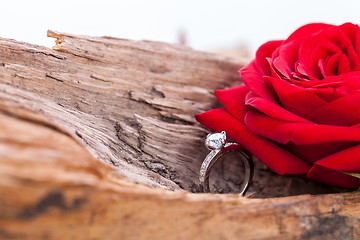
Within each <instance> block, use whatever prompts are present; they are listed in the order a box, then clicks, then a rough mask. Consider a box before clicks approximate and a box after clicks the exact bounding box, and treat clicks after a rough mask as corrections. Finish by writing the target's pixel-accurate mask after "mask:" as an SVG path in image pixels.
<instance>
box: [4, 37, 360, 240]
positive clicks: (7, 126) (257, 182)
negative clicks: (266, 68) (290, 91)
mask: <svg viewBox="0 0 360 240" xmlns="http://www.w3.org/2000/svg"><path fill="white" fill-rule="evenodd" d="M48 35H49V36H50V37H54V38H56V45H55V46H54V48H53V50H51V49H48V48H45V47H41V46H35V45H30V44H27V43H20V42H16V41H13V40H8V39H0V69H1V70H0V129H1V130H0V176H1V177H0V238H4V239H10V238H13V239H17V238H18V239H47V238H49V239H205V238H210V239H234V238H241V239H281V238H289V239H358V238H359V237H360V236H359V227H358V225H359V216H360V204H359V202H360V201H359V200H360V197H359V194H358V192H353V193H342V194H326V195H315V196H311V195H302V196H293V197H282V198H273V197H279V196H290V195H298V194H303V193H312V194H316V193H329V192H332V189H330V188H328V187H326V186H323V185H319V184H315V183H309V182H305V181H302V180H299V179H297V178H292V177H285V176H277V175H276V174H274V173H273V172H271V171H270V170H269V169H267V168H266V167H265V166H264V165H263V164H261V163H260V162H258V161H256V162H255V166H256V168H255V177H254V183H253V186H252V188H251V189H250V192H252V195H253V196H254V197H258V198H264V197H268V198H267V199H250V198H241V197H238V196H237V195H233V194H229V195H219V194H199V193H196V192H199V189H200V188H199V185H198V172H199V168H200V165H201V162H202V161H203V159H204V157H205V156H206V154H207V150H206V149H205V147H204V146H203V140H204V138H205V136H206V135H207V133H208V130H207V129H205V128H203V127H202V126H200V125H199V124H197V123H196V122H195V119H194V118H193V115H194V114H196V113H199V112H202V111H206V110H209V109H211V108H214V107H217V106H220V105H219V104H218V103H217V101H216V99H215V97H214V94H213V90H215V89H218V88H224V87H229V86H232V85H236V84H239V83H240V79H239V77H238V75H237V70H238V69H239V68H240V67H241V66H243V65H244V64H245V63H247V61H248V60H247V59H242V58H229V57H223V56H219V55H215V54H210V53H205V52H198V51H194V50H192V49H189V48H187V47H184V46H177V45H171V44H165V43H158V42H148V41H130V40H124V39H115V38H109V37H101V38H100V37H84V36H75V35H69V34H61V33H55V32H51V31H49V32H48ZM241 168H242V166H241V165H240V161H237V160H236V159H232V158H229V159H227V160H224V161H222V162H221V163H219V164H217V165H216V167H215V169H214V170H213V173H212V175H211V181H212V182H211V186H212V188H213V189H214V190H215V191H216V192H237V191H238V190H239V189H238V188H239V185H240V184H239V183H240V182H241V174H239V173H241Z"/></svg>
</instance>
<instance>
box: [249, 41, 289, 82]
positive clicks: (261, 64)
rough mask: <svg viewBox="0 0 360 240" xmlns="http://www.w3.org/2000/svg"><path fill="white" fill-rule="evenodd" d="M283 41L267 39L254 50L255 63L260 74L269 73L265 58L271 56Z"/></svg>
mask: <svg viewBox="0 0 360 240" xmlns="http://www.w3.org/2000/svg"><path fill="white" fill-rule="evenodd" d="M282 42H283V41H269V42H266V43H264V44H263V45H261V46H260V47H259V49H258V50H257V51H256V55H255V65H256V68H257V69H258V71H259V73H260V74H261V75H262V76H266V75H270V68H269V64H268V62H267V60H266V58H269V57H271V55H272V53H273V52H274V51H275V49H276V48H278V47H279V46H280V45H281V43H282Z"/></svg>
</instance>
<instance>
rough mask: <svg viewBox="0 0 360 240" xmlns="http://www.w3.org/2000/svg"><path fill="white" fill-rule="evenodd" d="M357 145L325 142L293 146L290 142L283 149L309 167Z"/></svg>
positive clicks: (354, 143)
mask: <svg viewBox="0 0 360 240" xmlns="http://www.w3.org/2000/svg"><path fill="white" fill-rule="evenodd" d="M356 144H358V143H356V142H325V143H318V144H310V145H295V144H294V143H292V142H289V143H288V144H286V146H285V149H287V150H288V151H290V152H292V153H294V154H295V155H296V156H298V157H300V158H301V159H304V160H305V161H306V162H308V163H309V164H310V165H313V164H314V163H315V162H317V161H319V160H320V159H322V158H325V157H327V156H329V155H332V154H334V153H336V152H339V151H342V150H344V149H346V148H349V147H352V146H354V145H356Z"/></svg>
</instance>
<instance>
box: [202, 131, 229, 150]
mask: <svg viewBox="0 0 360 240" xmlns="http://www.w3.org/2000/svg"><path fill="white" fill-rule="evenodd" d="M225 142H226V133H225V132H224V131H222V132H221V133H213V134H209V135H208V136H207V138H206V140H205V146H206V147H207V148H208V149H209V150H215V149H221V148H222V147H223V146H224V144H225Z"/></svg>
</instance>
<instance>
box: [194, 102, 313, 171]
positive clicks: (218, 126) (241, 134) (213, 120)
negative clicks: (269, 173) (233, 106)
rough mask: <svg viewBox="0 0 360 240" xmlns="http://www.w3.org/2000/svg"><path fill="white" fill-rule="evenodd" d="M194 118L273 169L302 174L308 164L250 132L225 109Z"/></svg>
mask: <svg viewBox="0 0 360 240" xmlns="http://www.w3.org/2000/svg"><path fill="white" fill-rule="evenodd" d="M195 117H196V120H198V121H199V122H200V123H201V124H203V125H205V126H207V127H208V128H210V129H212V130H214V131H217V132H221V131H226V133H227V135H228V136H229V137H230V138H232V139H233V140H235V141H236V142H238V143H239V144H241V145H242V146H244V147H245V148H246V149H247V150H248V151H249V152H251V153H252V154H253V155H254V156H255V157H257V158H258V159H259V160H260V161H262V162H263V163H265V164H266V165H267V166H268V167H270V168H271V169H272V170H273V171H275V172H277V173H278V174H280V175H283V174H304V173H307V171H308V170H309V169H310V166H309V165H308V164H307V163H305V162H304V161H303V160H301V159H299V158H297V157H296V156H294V155H293V154H291V153H289V152H288V151H286V150H284V149H282V148H280V147H279V146H278V145H276V144H275V143H273V142H271V141H269V140H267V139H265V138H262V137H259V136H257V135H256V134H253V133H252V132H250V131H249V130H248V129H247V128H246V127H245V126H244V125H243V124H242V123H241V122H239V121H238V120H236V119H235V118H234V117H233V116H232V115H231V114H230V113H228V112H227V111H226V110H225V109H212V110H210V111H208V112H204V113H200V114H198V115H195Z"/></svg>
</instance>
